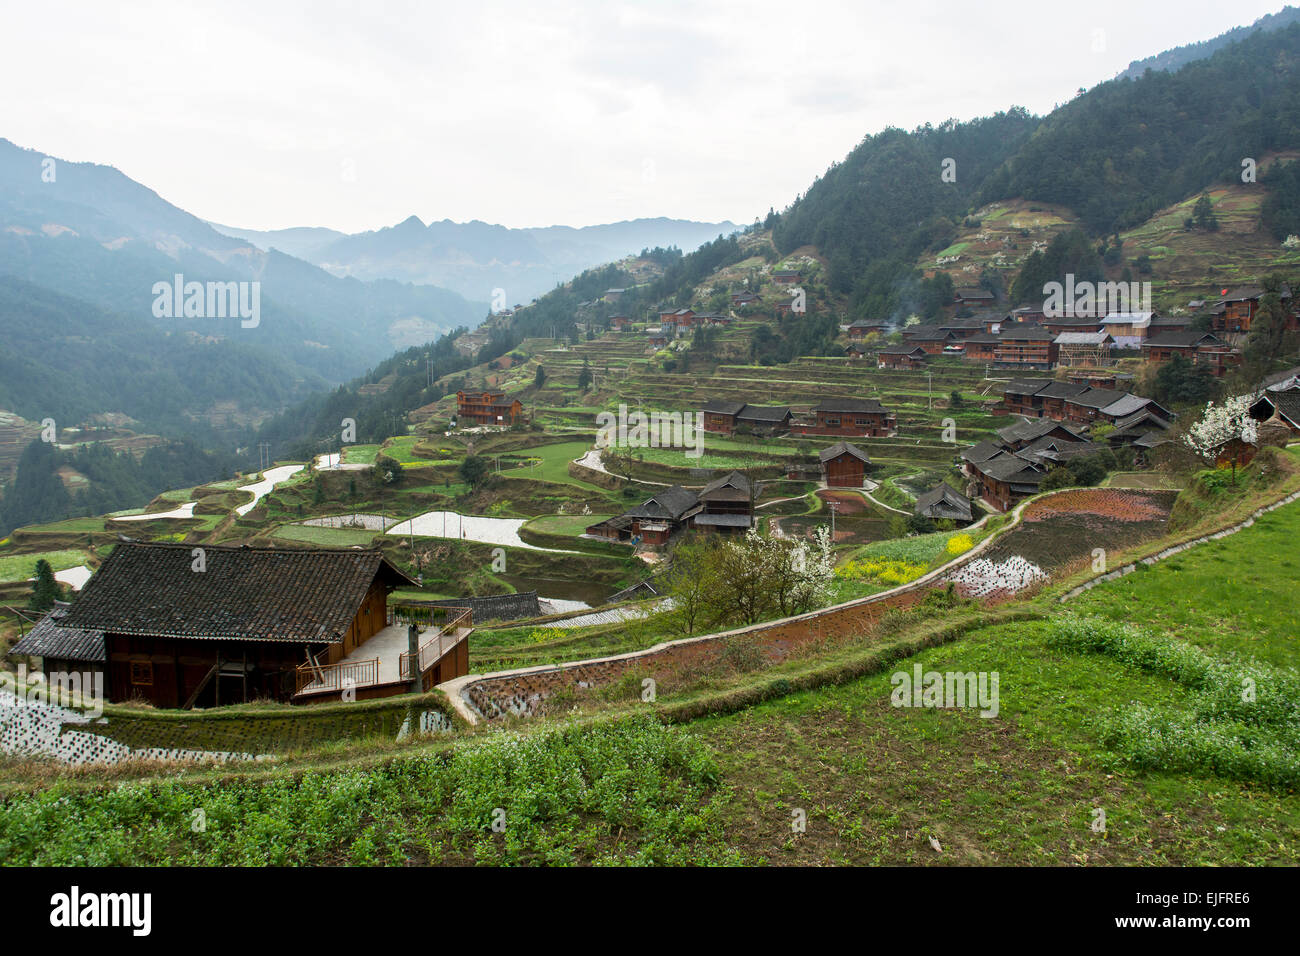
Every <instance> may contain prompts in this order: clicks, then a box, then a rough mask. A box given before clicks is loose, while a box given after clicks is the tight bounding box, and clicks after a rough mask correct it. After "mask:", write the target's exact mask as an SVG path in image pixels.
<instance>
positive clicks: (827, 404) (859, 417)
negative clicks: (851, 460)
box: [795, 398, 898, 438]
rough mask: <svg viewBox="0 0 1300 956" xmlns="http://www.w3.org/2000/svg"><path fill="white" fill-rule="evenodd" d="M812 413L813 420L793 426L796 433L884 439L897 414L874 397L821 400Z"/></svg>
mask: <svg viewBox="0 0 1300 956" xmlns="http://www.w3.org/2000/svg"><path fill="white" fill-rule="evenodd" d="M812 415H813V419H814V420H813V422H811V423H807V424H800V425H797V426H795V431H796V432H797V433H798V434H801V435H846V436H852V437H857V438H886V437H888V436H890V435H892V434H893V433H894V431H895V430H896V429H897V427H898V418H897V416H896V415H895V414H894V413H893V412H891V411H890V410H889V409H887V408H886V407H885V406H884V405H881V404H880V402H878V401H876V400H875V399H874V398H828V399H824V400H822V402H821V403H820V404H818V405H817V406H815V407H814V408H813V410H812Z"/></svg>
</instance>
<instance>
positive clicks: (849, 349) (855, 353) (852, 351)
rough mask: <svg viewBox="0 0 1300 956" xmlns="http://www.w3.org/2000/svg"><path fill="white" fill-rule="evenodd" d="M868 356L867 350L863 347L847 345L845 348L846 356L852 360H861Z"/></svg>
mask: <svg viewBox="0 0 1300 956" xmlns="http://www.w3.org/2000/svg"><path fill="white" fill-rule="evenodd" d="M866 354H867V350H866V349H864V348H863V347H862V346H861V345H847V346H845V347H844V355H845V356H846V357H847V358H851V359H860V358H862V357H863V356H864V355H866Z"/></svg>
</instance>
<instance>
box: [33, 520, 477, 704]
mask: <svg viewBox="0 0 1300 956" xmlns="http://www.w3.org/2000/svg"><path fill="white" fill-rule="evenodd" d="M200 550H201V561H200V558H199V557H198V556H196V555H195V554H194V551H195V549H194V548H193V547H192V546H191V545H189V544H142V543H137V542H123V543H121V544H118V545H117V546H116V547H115V548H114V549H113V552H112V553H111V554H110V555H109V556H108V557H107V558H106V559H105V560H104V563H103V565H102V566H101V567H100V569H99V571H98V572H96V574H95V576H94V577H92V578H91V579H90V581H89V583H88V584H87V585H86V587H85V589H84V590H83V592H82V594H81V597H80V599H79V600H78V601H77V602H76V604H75V605H73V606H72V607H71V608H70V609H69V610H68V612H67V614H66V615H65V616H64V617H63V618H62V619H61V620H59V621H58V622H57V623H58V625H59V626H61V627H67V628H75V629H79V630H83V631H98V632H100V633H101V634H102V635H103V642H104V662H105V663H104V669H105V673H106V676H107V680H106V683H107V691H108V695H109V699H110V700H113V701H127V700H131V699H133V698H142V699H144V700H146V701H148V702H149V703H151V704H153V705H154V706H155V707H183V708H189V707H192V706H195V705H197V706H214V705H220V704H226V703H238V702H243V701H248V700H253V699H256V698H261V697H266V698H271V699H274V700H295V701H298V700H304V699H315V698H317V697H319V698H321V699H329V698H331V697H332V698H333V699H336V700H337V699H339V694H340V692H341V691H342V690H343V689H344V688H346V687H349V686H350V687H351V688H353V689H354V690H355V692H356V696H357V697H358V699H361V698H365V697H374V696H388V695H390V694H394V693H404V692H406V691H407V690H410V689H411V682H412V680H413V679H414V676H413V675H412V673H411V660H410V659H407V660H405V661H403V660H401V657H403V656H406V655H402V654H401V652H402V651H403V650H405V649H406V643H405V640H404V638H405V637H406V635H407V628H406V626H405V625H403V624H402V623H400V622H398V621H397V620H396V619H395V617H394V614H393V613H392V609H391V608H390V607H389V604H388V596H389V594H390V593H391V592H392V591H393V590H394V589H396V588H399V587H411V586H414V585H415V582H413V581H412V580H411V579H410V578H408V577H407V576H406V575H405V574H403V573H402V572H401V571H399V570H398V569H397V568H395V567H393V565H391V564H390V563H389V562H388V561H387V560H386V559H385V558H384V556H383V554H381V553H380V552H379V551H372V550H361V549H351V548H347V549H327V548H321V549H313V550H299V549H286V548H249V547H238V548H236V547H221V546H217V545H204V546H203V547H202V548H201V549H200ZM467 614H468V611H465V612H462V613H461V614H458V615H457V617H456V622H457V623H456V626H455V627H454V628H453V632H452V633H451V634H450V636H444V635H443V634H442V632H441V630H440V631H439V634H438V637H437V639H436V644H435V646H434V647H433V653H432V654H431V656H429V657H428V659H426V650H428V649H429V645H422V646H421V648H420V655H419V665H420V674H421V676H422V677H426V678H427V677H429V676H430V675H433V674H436V675H437V676H438V679H439V680H449V679H451V677H454V676H458V675H459V674H463V673H467V672H468V666H469V658H468V644H467V639H468V627H469V626H470V624H471V623H472V619H470V618H468V617H464V616H463V615H467ZM430 621H432V615H431V614H430ZM394 628H395V629H396V630H392V629H394ZM444 639H445V644H444ZM404 668H405V670H404ZM430 686H431V685H430Z"/></svg>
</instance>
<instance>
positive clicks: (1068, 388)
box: [1034, 382, 1088, 398]
mask: <svg viewBox="0 0 1300 956" xmlns="http://www.w3.org/2000/svg"><path fill="white" fill-rule="evenodd" d="M1087 389H1088V386H1087V385H1077V384H1075V383H1074V382H1053V383H1052V384H1051V385H1048V386H1047V387H1046V388H1041V389H1039V390H1038V391H1037V392H1035V393H1034V394H1035V395H1041V396H1043V397H1044V398H1072V397H1073V396H1075V395H1078V394H1080V393H1082V392H1084V391H1086V390H1087Z"/></svg>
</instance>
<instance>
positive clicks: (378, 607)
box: [322, 578, 388, 664]
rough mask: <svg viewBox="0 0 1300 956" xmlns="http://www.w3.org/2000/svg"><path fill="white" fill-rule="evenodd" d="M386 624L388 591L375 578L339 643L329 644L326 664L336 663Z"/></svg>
mask: <svg viewBox="0 0 1300 956" xmlns="http://www.w3.org/2000/svg"><path fill="white" fill-rule="evenodd" d="M387 626H388V591H387V590H386V589H385V588H384V585H383V584H382V583H380V581H379V579H378V578H376V579H375V580H374V581H372V582H371V583H370V590H368V591H367V592H366V596H365V599H364V600H362V602H361V606H360V607H359V608H357V613H356V616H355V617H353V618H352V623H351V624H349V625H348V630H347V633H346V634H344V635H343V642H342V643H341V644H331V645H330V649H329V655H328V660H325V661H322V663H326V664H337V663H338V662H339V661H341V660H342V659H343V658H345V657H347V656H348V655H349V654H351V653H352V652H353V651H354V650H356V649H357V648H358V647H360V646H361V645H362V644H364V643H365V642H366V641H368V640H370V639H371V638H372V637H374V636H375V635H376V634H378V633H379V632H380V631H382V630H383V629H384V628H385V627H387Z"/></svg>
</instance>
